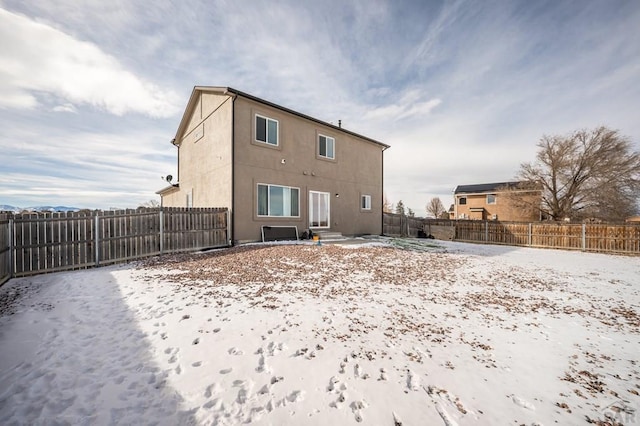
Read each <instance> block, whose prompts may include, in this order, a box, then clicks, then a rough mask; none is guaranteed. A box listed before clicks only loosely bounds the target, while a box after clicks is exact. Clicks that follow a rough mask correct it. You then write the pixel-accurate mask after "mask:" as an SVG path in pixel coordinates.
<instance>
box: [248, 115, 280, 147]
mask: <svg viewBox="0 0 640 426" xmlns="http://www.w3.org/2000/svg"><path fill="white" fill-rule="evenodd" d="M258 117H260V118H263V119H264V120H265V140H264V141H261V140H260V139H258ZM269 121H273V122H274V123H276V143H271V142H269V141H268V140H269ZM253 141H254V142H256V143H259V144H263V145H267V146H271V147H278V146H280V121H278V120H276V119H275V118H271V117H267V116H266V115H262V114H259V113H257V112H256V113H255V114H254V117H253Z"/></svg>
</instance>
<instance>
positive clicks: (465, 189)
mask: <svg viewBox="0 0 640 426" xmlns="http://www.w3.org/2000/svg"><path fill="white" fill-rule="evenodd" d="M522 183H525V182H522V181H517V182H496V183H480V184H475V185H458V186H457V187H456V189H455V190H454V191H453V193H454V194H477V193H479V192H496V191H498V190H500V189H504V188H509V189H515V188H517V187H518V185H520V184H522Z"/></svg>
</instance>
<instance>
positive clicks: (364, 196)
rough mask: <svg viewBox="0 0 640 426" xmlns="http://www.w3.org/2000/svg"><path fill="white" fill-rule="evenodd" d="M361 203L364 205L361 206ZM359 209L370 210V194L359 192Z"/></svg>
mask: <svg viewBox="0 0 640 426" xmlns="http://www.w3.org/2000/svg"><path fill="white" fill-rule="evenodd" d="M367 201H368V202H367ZM363 202H364V203H363ZM363 204H364V207H363V206H362V205H363ZM360 210H361V211H365V212H370V211H371V195H369V194H360Z"/></svg>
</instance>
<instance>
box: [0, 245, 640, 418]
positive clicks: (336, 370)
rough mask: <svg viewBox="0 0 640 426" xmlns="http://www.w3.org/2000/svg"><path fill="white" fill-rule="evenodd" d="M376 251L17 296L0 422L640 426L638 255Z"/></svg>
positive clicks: (228, 263)
mask: <svg viewBox="0 0 640 426" xmlns="http://www.w3.org/2000/svg"><path fill="white" fill-rule="evenodd" d="M378 241H379V242H378V243H373V244H372V243H367V244H362V245H344V246H341V245H322V246H315V245H307V244H302V245H275V246H268V245H252V246H245V247H240V248H234V249H227V250H220V251H215V252H211V253H205V254H196V255H182V256H165V257H163V258H162V259H158V258H154V259H150V260H149V261H145V262H140V263H136V264H129V265H119V266H113V267H107V268H100V269H92V270H87V271H76V272H66V273H56V274H49V275H40V276H36V277H29V278H22V279H14V280H11V281H10V282H9V283H7V284H5V285H4V286H3V287H2V288H0V424H2V425H13V424H19V425H22V424H79V425H89V424H91V425H93V424H161V425H164V424H166V425H177V424H221V425H227V424H228V425H231V424H242V423H249V422H251V423H255V424H264V425H268V424H272V425H281V424H295V425H327V424H329V425H343V424H358V422H360V424H373V425H424V424H429V425H431V424H433V425H438V424H442V425H472V424H473V425H475V424H486V425H496V424H503V425H506V424H512V425H514V424H518V425H520V424H527V425H532V424H544V425H551V424H562V425H570V424H588V423H589V422H591V423H595V424H619V423H622V424H634V423H636V424H640V413H638V409H639V408H640V397H639V392H640V365H639V363H640V356H639V354H640V258H636V257H621V256H611V255H600V254H590V253H580V252H567V251H553V250H538V249H528V248H515V247H505V246H482V245H471V244H461V243H450V242H442V241H437V242H434V241H418V240H392V239H380V240H378ZM605 421H608V423H605ZM598 422H602V423H598ZM616 422H617V423H616Z"/></svg>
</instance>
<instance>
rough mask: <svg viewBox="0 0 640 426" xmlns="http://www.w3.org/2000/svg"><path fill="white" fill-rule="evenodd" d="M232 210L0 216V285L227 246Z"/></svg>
mask: <svg viewBox="0 0 640 426" xmlns="http://www.w3.org/2000/svg"><path fill="white" fill-rule="evenodd" d="M228 244H229V233H228V209H226V208H191V209H185V208H166V207H165V208H155V209H138V210H120V211H86V212H68V213H27V214H17V215H8V217H6V218H3V217H1V216H0V262H1V265H0V283H2V282H4V281H6V280H8V279H9V278H10V277H19V276H26V275H35V274H39V273H44V272H54V271H64V270H70V269H81V268H88V267H93V266H100V265H108V264H111V263H116V262H125V261H130V260H135V259H140V258H143V257H147V256H153V255H159V254H165V253H177V252H183V251H191V250H199V249H204V248H214V247H225V246H227V245H228Z"/></svg>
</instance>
